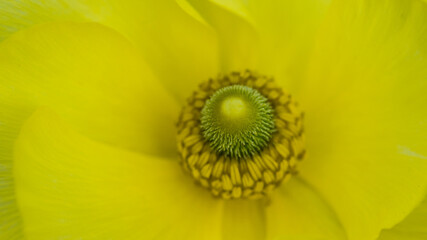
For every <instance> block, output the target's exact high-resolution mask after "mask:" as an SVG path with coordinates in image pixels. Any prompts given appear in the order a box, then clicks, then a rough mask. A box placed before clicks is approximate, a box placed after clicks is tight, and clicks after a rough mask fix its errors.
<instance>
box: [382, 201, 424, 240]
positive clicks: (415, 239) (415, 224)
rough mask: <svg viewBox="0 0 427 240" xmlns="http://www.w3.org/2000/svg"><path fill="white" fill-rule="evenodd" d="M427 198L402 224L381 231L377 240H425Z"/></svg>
mask: <svg viewBox="0 0 427 240" xmlns="http://www.w3.org/2000/svg"><path fill="white" fill-rule="evenodd" d="M426 223H427V198H424V201H423V202H422V203H421V204H420V205H419V206H418V207H417V208H415V210H414V211H412V212H411V214H409V215H408V216H407V217H406V218H405V219H404V220H403V221H402V222H400V223H399V224H397V225H396V226H394V227H393V228H391V229H386V230H383V231H382V232H381V234H380V237H379V238H378V240H423V239H427V224H426Z"/></svg>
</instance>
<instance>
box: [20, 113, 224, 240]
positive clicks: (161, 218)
mask: <svg viewBox="0 0 427 240" xmlns="http://www.w3.org/2000/svg"><path fill="white" fill-rule="evenodd" d="M14 160H15V169H14V176H15V179H16V191H17V199H18V203H19V206H20V210H21V214H22V216H23V221H24V223H25V228H24V233H25V236H26V237H27V239H43V240H45V239H61V238H69V239H155V238H158V239H190V240H191V239H220V238H219V235H220V234H221V230H220V228H221V224H220V223H221V221H219V220H220V218H221V207H222V202H221V201H217V199H214V198H212V197H211V195H210V193H209V192H207V191H205V190H204V189H203V188H200V187H198V186H196V185H195V184H193V183H192V181H191V179H190V178H188V177H187V176H185V175H184V173H183V172H182V170H181V169H180V168H178V167H177V162H176V161H170V160H167V159H162V158H157V157H152V156H147V155H140V154H136V153H132V152H128V151H125V150H121V149H118V148H114V147H110V146H107V145H104V144H101V143H98V142H95V141H92V140H90V139H88V138H86V137H84V136H82V135H80V134H78V133H77V132H75V131H74V130H73V129H72V128H71V126H68V125H67V124H66V123H65V122H64V121H62V120H61V119H59V117H58V115H56V114H55V113H53V112H52V111H50V110H48V109H44V108H43V109H40V110H38V111H37V112H36V113H35V114H34V115H33V116H32V117H31V118H30V119H29V120H28V121H27V122H26V124H25V125H24V127H23V129H22V131H21V134H20V136H19V138H18V141H17V144H16V148H15V158H14Z"/></svg>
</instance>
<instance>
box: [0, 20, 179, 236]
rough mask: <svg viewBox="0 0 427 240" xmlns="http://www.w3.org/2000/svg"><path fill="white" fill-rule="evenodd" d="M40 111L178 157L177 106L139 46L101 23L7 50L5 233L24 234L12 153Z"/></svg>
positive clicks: (36, 35)
mask: <svg viewBox="0 0 427 240" xmlns="http://www.w3.org/2000/svg"><path fill="white" fill-rule="evenodd" d="M38 106H50V107H51V108H52V109H55V110H57V111H58V113H59V114H60V115H61V116H63V117H64V118H65V119H66V120H67V121H68V122H70V123H72V125H73V127H74V128H76V129H77V130H78V131H79V132H81V133H83V134H85V135H87V136H90V137H91V138H93V139H97V140H100V141H102V142H105V143H109V144H113V145H116V146H120V147H124V148H128V149H132V150H136V151H142V152H145V153H148V154H161V155H169V156H170V155H172V154H174V153H175V141H174V131H175V130H174V123H173V121H174V120H173V119H174V118H175V117H176V114H177V110H178V108H177V106H176V103H175V102H174V101H173V100H172V98H171V97H170V96H169V95H168V94H166V92H165V90H164V89H163V87H162V86H161V85H160V83H159V82H158V81H156V79H155V78H154V77H153V75H152V74H151V72H150V71H149V70H148V67H147V66H146V63H145V62H144V61H143V60H142V59H141V58H140V56H139V55H138V53H137V51H135V49H134V47H133V46H132V44H131V43H129V42H128V41H127V40H126V39H125V38H123V37H122V36H121V35H119V34H118V33H116V32H115V31H113V30H111V29H109V28H106V27H103V26H101V25H99V24H95V23H51V24H44V25H40V26H36V27H33V28H30V29H28V30H24V31H22V32H19V33H17V34H15V35H13V36H12V37H10V38H8V39H7V40H5V41H3V42H2V43H1V44H0V145H1V146H2V148H1V150H0V157H1V158H0V163H1V170H0V174H1V191H0V193H1V198H0V199H1V204H0V206H1V211H2V213H4V215H5V217H2V218H1V221H2V222H4V223H2V224H0V225H1V228H2V231H0V233H1V234H8V232H10V234H12V235H13V234H15V233H12V232H14V231H15V229H17V228H19V224H17V223H16V222H15V220H16V219H19V215H18V214H17V210H16V208H15V204H14V192H13V177H12V175H11V169H12V168H13V156H12V155H13V154H12V148H13V144H14V142H15V139H16V136H17V135H18V133H19V131H20V128H21V125H22V123H23V122H24V121H25V120H26V119H27V118H28V117H29V116H30V115H31V114H32V113H33V111H34V110H35V109H36V108H37V107H38Z"/></svg>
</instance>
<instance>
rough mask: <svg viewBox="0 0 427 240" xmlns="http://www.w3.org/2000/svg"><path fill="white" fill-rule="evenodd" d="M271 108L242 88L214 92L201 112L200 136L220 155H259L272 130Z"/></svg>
mask: <svg viewBox="0 0 427 240" xmlns="http://www.w3.org/2000/svg"><path fill="white" fill-rule="evenodd" d="M273 118H274V116H273V109H272V107H271V106H270V103H269V102H268V100H267V98H266V97H264V96H262V95H261V94H260V93H259V92H258V91H256V90H254V89H252V88H250V87H247V86H242V85H232V86H228V87H224V88H221V89H219V90H217V91H216V92H215V93H214V94H213V95H212V96H211V98H210V99H209V100H207V101H206V103H205V105H204V107H203V109H202V112H201V128H202V131H203V136H204V137H205V139H206V140H207V141H208V142H209V143H210V146H211V147H212V148H213V149H214V150H215V151H216V152H217V153H219V154H225V155H227V156H230V157H235V158H244V157H249V156H252V155H254V154H256V153H259V152H260V151H261V150H262V149H263V148H264V147H265V146H267V145H268V142H269V141H270V139H271V136H272V133H273V131H274V120H273Z"/></svg>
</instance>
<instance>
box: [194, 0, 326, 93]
mask: <svg viewBox="0 0 427 240" xmlns="http://www.w3.org/2000/svg"><path fill="white" fill-rule="evenodd" d="M189 1H190V2H191V3H193V4H194V5H195V6H196V9H198V10H199V11H200V12H201V14H202V16H204V17H206V18H207V19H208V21H209V22H210V24H211V25H212V26H213V27H214V28H215V30H216V31H217V34H218V38H219V43H220V45H219V47H220V54H221V55H220V56H221V58H220V60H221V66H222V68H221V69H222V71H236V70H241V69H242V68H243V69H245V68H251V69H256V70H257V71H260V72H262V73H263V74H269V75H272V76H274V77H275V78H276V79H277V80H278V81H280V82H281V84H282V85H283V87H285V89H286V90H288V91H290V92H292V93H293V94H297V95H299V92H298V90H299V86H300V84H301V80H302V79H303V75H304V73H305V71H306V67H307V62H308V59H309V54H310V53H311V50H312V48H313V45H314V35H315V34H316V32H317V29H318V27H319V24H320V23H321V22H322V21H321V20H322V19H323V17H324V14H325V12H326V10H327V9H328V6H329V2H330V1H329V0H301V1H262V0H250V1H242V0H211V1H197V0H189Z"/></svg>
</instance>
